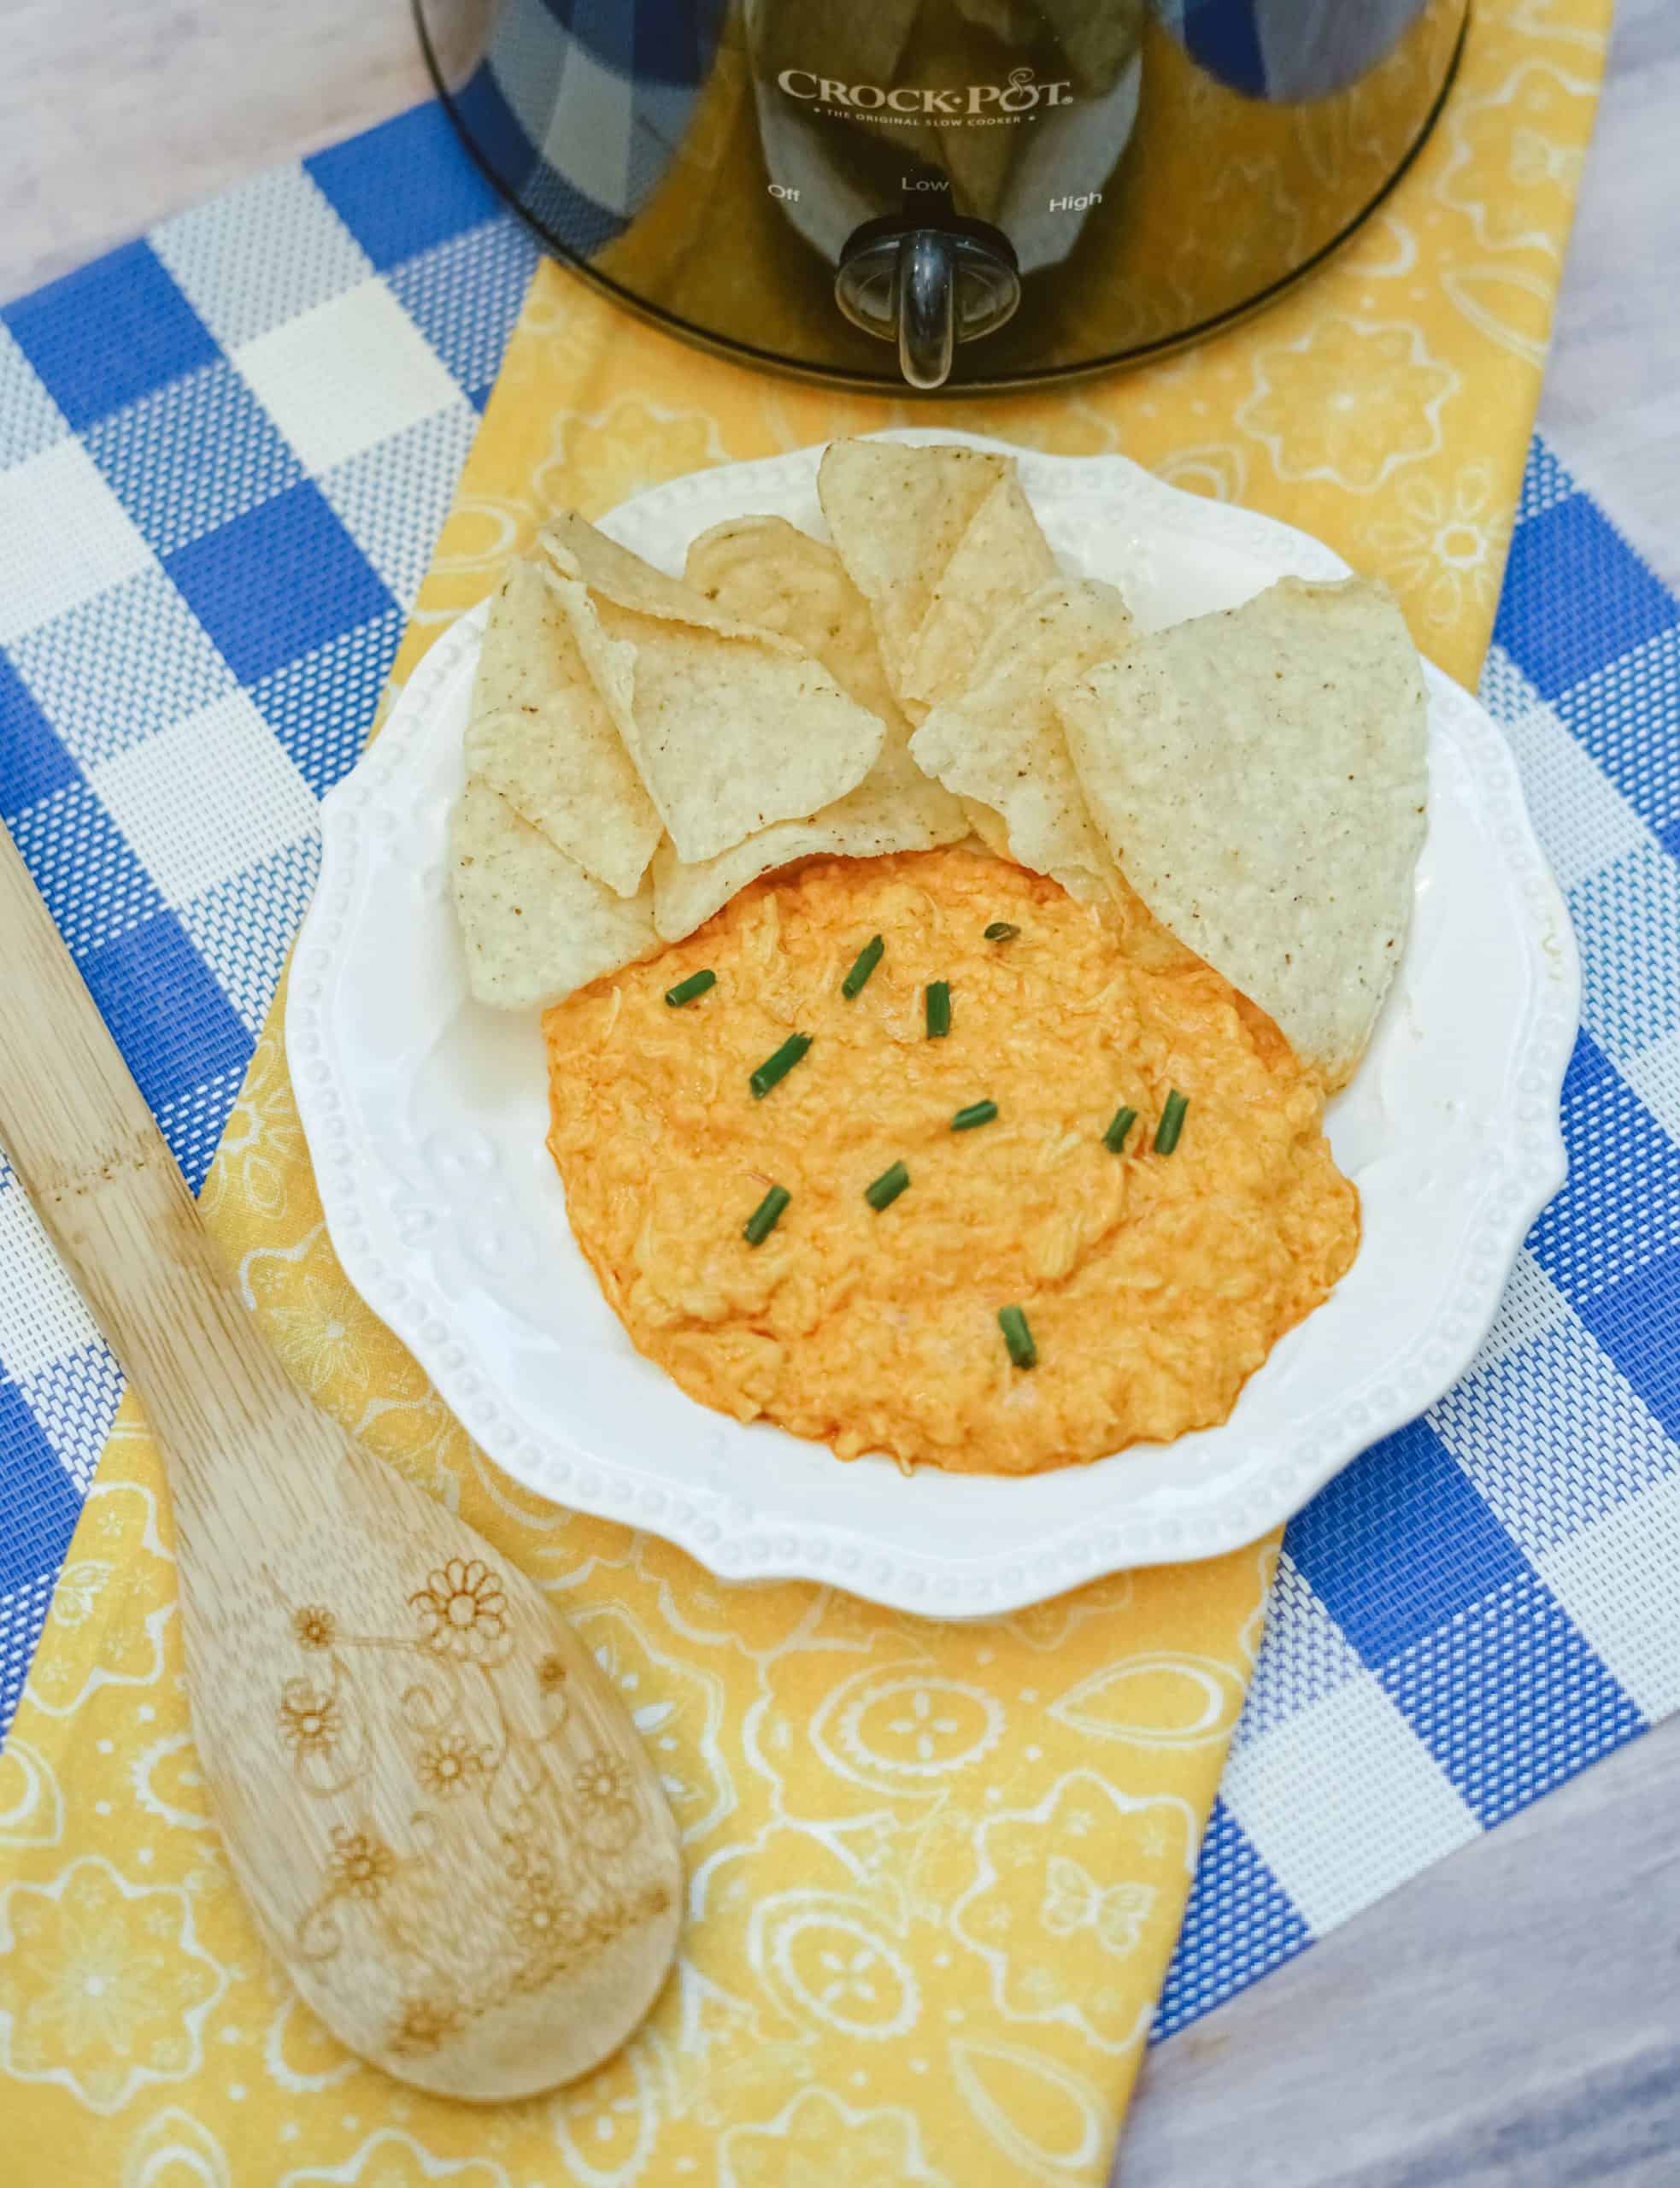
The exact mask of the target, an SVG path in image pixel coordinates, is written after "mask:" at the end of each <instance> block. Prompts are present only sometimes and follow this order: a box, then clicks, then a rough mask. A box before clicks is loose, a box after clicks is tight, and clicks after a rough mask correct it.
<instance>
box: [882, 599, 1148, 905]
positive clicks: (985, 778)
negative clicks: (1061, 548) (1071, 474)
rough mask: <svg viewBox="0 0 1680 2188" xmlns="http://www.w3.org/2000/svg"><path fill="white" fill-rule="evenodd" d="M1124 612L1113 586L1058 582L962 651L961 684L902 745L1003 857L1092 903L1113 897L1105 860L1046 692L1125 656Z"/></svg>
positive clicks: (1128, 632)
mask: <svg viewBox="0 0 1680 2188" xmlns="http://www.w3.org/2000/svg"><path fill="white" fill-rule="evenodd" d="M1130 640H1131V616H1130V615H1128V613H1127V612H1126V605H1125V601H1123V600H1122V599H1121V597H1120V596H1119V593H1118V592H1116V591H1114V588H1113V586H1112V585H1099V584H1096V583H1095V582H1094V581H1090V580H1085V581H1080V582H1070V581H1069V580H1067V579H1056V580H1055V581H1054V583H1052V584H1050V585H1041V586H1040V587H1039V589H1038V591H1037V592H1035V593H1032V594H1031V595H1030V596H1029V597H1028V598H1027V599H1026V600H1025V601H1024V602H1023V603H1022V604H1021V606H1020V607H1019V608H1018V609H1016V610H1015V612H1014V614H1013V615H1010V616H1008V617H1007V619H1006V620H1005V621H1003V622H1002V623H1000V624H998V625H997V626H996V627H995V628H994V629H993V631H992V633H991V635H990V638H988V639H987V640H986V642H985V644H984V645H982V646H980V647H979V648H978V650H977V653H976V654H975V655H974V656H971V659H972V671H973V673H972V677H971V679H970V680H969V682H968V684H967V685H966V687H965V688H964V689H963V690H962V691H960V692H959V693H958V695H957V696H956V697H955V698H952V699H949V700H947V701H946V702H945V703H944V704H943V705H942V706H937V707H935V708H934V709H933V711H932V712H931V714H930V715H928V717H927V719H926V721H924V722H923V724H922V726H921V727H920V728H919V730H918V731H917V732H916V733H915V735H914V737H913V738H912V739H911V740H910V753H911V756H912V758H913V760H914V761H915V762H916V764H917V765H918V766H919V767H921V768H925V769H926V770H927V772H928V773H929V774H931V775H937V777H938V779H939V780H940V781H941V782H942V783H943V784H944V785H945V787H946V788H947V789H948V790H953V791H956V792H957V793H958V794H959V795H960V797H963V798H965V799H966V800H967V801H968V802H969V805H970V809H971V811H975V812H976V813H977V818H976V821H975V826H976V828H977V829H978V832H980V833H981V834H982V835H984V836H985V837H986V838H987V840H988V841H990V840H991V835H990V831H989V830H988V829H987V827H986V826H985V825H984V823H983V822H982V821H981V820H979V819H978V813H980V812H984V813H986V814H988V815H992V816H995V818H996V825H997V826H999V827H1001V828H1002V829H1003V830H1005V831H1007V835H1006V841H1007V845H1008V849H1009V852H1010V855H1011V856H1013V858H1015V859H1016V860H1018V861H1019V863H1020V864H1021V865H1022V866H1030V867H1031V868H1032V869H1033V870H1034V872H1035V873H1048V874H1049V875H1050V876H1051V877H1052V878H1053V879H1055V880H1057V881H1060V884H1061V885H1062V887H1063V888H1064V889H1066V891H1067V892H1068V894H1069V895H1070V896H1073V897H1079V898H1081V899H1082V900H1083V901H1085V902H1090V901H1091V900H1092V899H1093V898H1096V897H1104V896H1107V895H1108V894H1110V893H1111V892H1112V888H1113V861H1112V860H1111V859H1110V858H1109V856H1108V852H1107V846H1106V845H1105V844H1104V843H1103V841H1102V838H1101V836H1100V835H1099V834H1098V833H1097V831H1096V828H1095V827H1094V826H1092V823H1091V818H1090V814H1089V813H1088V812H1087V810H1086V808H1085V797H1084V791H1082V790H1081V789H1080V787H1079V778H1078V774H1077V773H1075V772H1074V768H1073V762H1072V759H1071V758H1070V757H1069V755H1068V750H1067V739H1066V736H1065V734H1064V733H1063V731H1062V726H1061V722H1060V718H1059V717H1058V715H1057V714H1056V710H1055V708H1054V705H1053V704H1052V703H1051V701H1050V697H1049V693H1048V692H1047V691H1046V690H1045V688H1044V687H1045V681H1046V679H1047V678H1048V677H1049V675H1050V674H1051V673H1053V672H1054V671H1056V670H1065V671H1068V672H1071V673H1077V672H1078V671H1079V670H1081V669H1084V668H1091V667H1093V666H1094V665H1095V664H1096V662H1100V661H1107V660H1109V659H1111V658H1112V657H1113V656H1114V655H1115V654H1117V653H1120V652H1123V651H1124V650H1125V647H1126V645H1127V644H1128V643H1129V642H1130Z"/></svg>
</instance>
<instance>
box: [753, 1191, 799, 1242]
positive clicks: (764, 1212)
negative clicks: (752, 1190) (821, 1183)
mask: <svg viewBox="0 0 1680 2188" xmlns="http://www.w3.org/2000/svg"><path fill="white" fill-rule="evenodd" d="M792 1198H793V1195H792V1194H791V1193H790V1191H788V1189H787V1187H786V1186H785V1185H772V1187H771V1188H770V1190H769V1191H768V1192H767V1193H766V1195H765V1196H764V1198H763V1199H762V1200H761V1202H760V1203H759V1204H758V1206H757V1207H756V1208H755V1209H754V1210H753V1212H752V1214H751V1215H749V1217H748V1218H747V1221H746V1227H745V1228H744V1229H743V1232H742V1233H741V1236H742V1237H743V1238H744V1239H745V1240H746V1242H747V1244H749V1246H761V1245H762V1244H764V1242H765V1240H766V1239H767V1238H768V1237H769V1236H770V1233H771V1232H772V1231H773V1230H774V1229H775V1228H776V1226H777V1225H778V1223H779V1222H780V1221H781V1220H782V1210H783V1209H784V1208H785V1207H786V1206H787V1204H788V1203H789V1202H790V1200H791V1199H792Z"/></svg>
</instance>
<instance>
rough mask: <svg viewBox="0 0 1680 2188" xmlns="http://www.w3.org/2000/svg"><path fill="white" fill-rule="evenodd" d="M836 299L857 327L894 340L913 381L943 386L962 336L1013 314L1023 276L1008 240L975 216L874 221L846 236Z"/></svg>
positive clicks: (969, 336) (916, 384) (918, 384)
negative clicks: (925, 222)
mask: <svg viewBox="0 0 1680 2188" xmlns="http://www.w3.org/2000/svg"><path fill="white" fill-rule="evenodd" d="M834 295H835V301H836V302H837V303H838V304H839V307H840V309H841V310H842V311H843V312H844V313H845V315H846V316H847V318H848V319H849V320H850V321H851V322H852V324H853V325H854V326H861V327H862V328H863V329H864V331H865V332H866V333H869V334H875V335H878V336H880V337H881V338H883V339H884V340H885V341H890V342H895V343H896V344H897V347H898V363H899V369H900V370H901V371H902V373H903V375H904V377H905V379H906V380H907V381H908V383H909V385H911V386H912V387H918V388H923V389H933V388H937V387H943V385H944V384H945V382H946V380H947V379H949V377H950V373H951V366H952V364H953V362H954V361H955V356H956V348H957V344H958V343H959V342H972V341H973V340H975V339H976V338H978V337H979V336H980V335H983V334H990V333H991V332H993V330H994V329H995V328H996V327H999V326H1002V325H1003V323H1004V321H1006V320H1007V319H1008V318H1009V317H1011V315H1013V312H1014V309H1015V307H1016V305H1017V304H1018V303H1019V302H1020V298H1021V283H1020V275H1019V272H1018V271H1017V269H1016V262H1015V254H1014V251H1013V249H1012V248H1011V247H1010V244H1009V239H1008V238H1007V236H1005V235H1003V234H1002V232H1000V231H999V230H997V229H995V228H988V227H985V226H983V225H982V223H980V222H979V221H971V222H966V223H964V224H963V225H961V226H949V227H938V228H933V227H916V226H908V225H907V224H905V223H903V222H902V221H897V220H894V219H888V220H884V221H870V222H869V223H868V224H867V226H864V227H861V228H859V229H858V230H857V231H856V232H855V234H854V235H853V236H852V237H851V238H849V241H848V243H847V244H846V247H845V249H844V250H843V251H842V253H841V255H840V270H839V272H838V273H837V274H836V276H835V278H834Z"/></svg>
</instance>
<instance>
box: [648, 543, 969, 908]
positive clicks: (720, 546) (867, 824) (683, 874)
mask: <svg viewBox="0 0 1680 2188" xmlns="http://www.w3.org/2000/svg"><path fill="white" fill-rule="evenodd" d="M688 579H689V582H690V585H695V586H696V587H697V588H698V589H699V590H700V591H702V592H703V593H704V594H705V595H706V596H707V597H708V599H709V600H711V601H712V602H714V603H715V605H716V606H717V607H718V608H719V609H720V610H721V611H722V612H723V613H724V614H725V615H731V616H739V617H740V618H741V619H742V620H743V621H750V622H753V623H756V624H759V625H761V626H762V627H763V628H765V629H767V630H771V631H776V632H781V633H783V634H784V635H785V636H787V637H789V638H793V639H795V640H796V641H797V642H798V643H799V644H802V645H803V646H806V647H807V648H808V650H810V651H811V652H812V653H813V654H814V655H815V656H816V657H817V659H818V660H819V661H820V662H822V664H823V666H824V668H826V669H827V670H828V672H829V673H830V674H831V676H832V677H833V678H834V679H835V681H836V683H837V684H838V685H840V687H841V689H842V690H843V691H846V692H849V694H850V696H851V697H853V698H854V699H855V700H857V701H858V702H859V703H860V704H861V705H864V706H867V707H869V708H870V709H871V710H872V711H873V712H875V713H877V714H878V715H880V716H881V718H882V720H883V721H884V725H885V728H886V735H885V738H884V741H883V743H882V746H881V751H880V756H879V757H878V759H877V761H876V762H875V764H874V766H873V767H872V768H871V769H870V771H869V773H868V774H867V775H866V776H865V777H864V779H863V780H862V782H861V783H860V784H859V785H858V786H857V788H856V789H855V790H854V791H849V792H848V793H847V795H846V796H845V797H841V798H837V799H836V800H835V801H834V803H832V804H830V805H827V806H825V807H824V809H822V810H821V811H820V812H819V813H817V814H814V815H812V816H811V817H810V818H809V819H808V820H784V821H781V822H778V824H777V825H776V826H773V827H770V828H766V829H763V830H761V832H759V833H758V834H757V835H755V836H749V837H748V838H747V839H746V841H745V842H744V843H741V844H736V845H735V846H734V848H733V849H732V850H728V851H725V852H724V853H723V854H722V855H721V856H720V857H718V858H714V859H708V860H706V861H703V862H699V863H684V862H682V861H681V860H679V859H678V856H677V855H676V852H675V850H673V847H672V846H671V845H670V844H662V845H661V847H660V850H659V851H658V852H657V853H656V855H655V859H654V920H655V925H656V926H658V928H659V931H660V932H661V935H662V936H663V937H664V938H665V939H666V940H667V942H675V941H678V940H679V939H680V938H682V937H683V936H684V935H685V934H691V933H692V932H694V930H695V928H696V927H697V926H702V925H703V923H704V922H705V921H706V920H708V919H710V917H711V916H712V914H713V913H714V912H715V911H717V910H718V909H720V907H721V906H722V905H724V904H725V903H727V902H728V901H729V899H730V898H731V897H732V896H734V895H735V894H736V893H737V891H739V890H742V889H744V888H745V887H746V886H747V885H748V883H749V882H751V881H755V880H757V879H758V878H759V876H760V875H761V873H770V872H772V870H773V869H774V868H777V867H779V866H787V865H790V864H791V863H792V862H793V861H794V860H795V859H800V858H809V857H813V856H816V855H818V854H819V853H824V852H826V853H829V854H831V855H834V856H843V857H851V858H872V857H877V856H881V855H883V854H884V853H888V852H891V851H913V850H934V849H936V848H937V846H938V845H940V844H951V843H955V842H957V841H958V840H959V838H961V837H962V836H963V835H964V834H965V833H966V831H967V825H968V824H967V820H966V816H965V815H964V813H963V810H962V808H961V806H960V803H958V801H957V800H956V799H955V798H954V797H951V796H950V795H949V792H948V791H944V790H942V789H941V788H940V786H939V785H938V784H937V783H936V782H931V781H930V780H929V779H928V778H927V777H926V776H925V774H924V773H922V771H921V770H920V768H918V767H917V766H916V764H915V762H913V760H912V759H911V757H910V751H909V739H910V731H909V725H908V722H907V721H905V720H904V717H903V716H902V715H901V714H900V713H899V711H898V709H897V708H896V706H895V705H894V703H893V699H892V694H891V692H890V690H889V688H888V685H887V681H886V675H885V672H884V670H883V668H882V667H881V661H880V656H879V654H878V650H877V649H876V644H875V633H874V629H873V626H872V623H871V621H870V615H869V609H868V605H867V603H866V602H865V600H864V598H863V597H862V595H861V593H860V592H859V591H858V590H857V588H856V587H855V585H853V584H852V582H851V579H849V577H848V576H847V575H846V573H845V570H844V568H843V566H842V564H841V562H840V558H839V556H837V554H836V553H835V551H834V550H833V549H832V548H831V547H827V546H825V545H824V544H822V543H821V542H820V541H819V540H816V539H812V538H809V537H808V535H807V534H806V533H804V532H800V531H797V530H796V528H795V527H794V526H792V525H790V524H789V523H786V522H785V521H784V520H783V519H782V518H780V517H747V518H743V519H740V520H738V521H731V522H730V523H726V524H720V525H718V526H714V529H713V530H712V531H710V532H705V533H703V534H702V536H701V538H698V539H696V541H695V543H694V544H693V545H692V546H691V547H690V550H689V558H688Z"/></svg>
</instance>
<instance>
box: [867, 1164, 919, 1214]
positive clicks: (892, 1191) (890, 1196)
mask: <svg viewBox="0 0 1680 2188" xmlns="http://www.w3.org/2000/svg"><path fill="white" fill-rule="evenodd" d="M909 1182H910V1173H909V1172H908V1170H907V1169H906V1168H905V1167H904V1165H903V1164H902V1162H895V1163H894V1164H893V1166H892V1168H891V1169H890V1170H883V1171H882V1173H881V1174H880V1176H879V1177H878V1178H877V1179H876V1180H875V1182H874V1184H873V1185H866V1186H865V1187H864V1189H863V1197H864V1198H865V1199H866V1201H867V1202H868V1203H869V1205H870V1206H871V1208H872V1209H874V1211H875V1213H876V1215H879V1214H880V1212H881V1210H882V1209H884V1208H890V1207H891V1206H892V1204H893V1203H894V1202H895V1201H896V1199H897V1198H898V1196H899V1195H900V1193H902V1191H903V1190H904V1188H905V1187H906V1185H908V1184H909Z"/></svg>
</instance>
